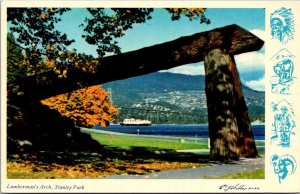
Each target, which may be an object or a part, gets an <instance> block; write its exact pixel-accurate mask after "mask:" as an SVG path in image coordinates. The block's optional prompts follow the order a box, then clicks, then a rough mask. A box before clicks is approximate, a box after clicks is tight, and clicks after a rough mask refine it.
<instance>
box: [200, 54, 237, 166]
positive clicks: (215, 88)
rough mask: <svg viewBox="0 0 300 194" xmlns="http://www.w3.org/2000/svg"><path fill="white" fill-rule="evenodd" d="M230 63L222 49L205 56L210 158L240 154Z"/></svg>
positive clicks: (220, 158) (235, 156) (226, 157)
mask: <svg viewBox="0 0 300 194" xmlns="http://www.w3.org/2000/svg"><path fill="white" fill-rule="evenodd" d="M230 63H231V58H230V56H229V55H228V54H227V53H225V52H224V51H223V50H222V49H213V50H211V51H210V52H208V54H207V55H206V56H205V58H204V65H205V75H206V78H205V92H206V98H207V109H208V128H209V136H210V147H211V149H210V158H211V160H218V161H227V160H238V159H239V155H240V150H239V131H238V124H237V119H236V113H235V97H234V90H233V88H234V86H233V83H234V82H233V80H234V78H233V75H232V73H231V71H230Z"/></svg>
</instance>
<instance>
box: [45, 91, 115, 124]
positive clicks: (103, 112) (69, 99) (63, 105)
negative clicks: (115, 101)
mask: <svg viewBox="0 0 300 194" xmlns="http://www.w3.org/2000/svg"><path fill="white" fill-rule="evenodd" d="M41 102H42V103H43V104H44V105H47V106H49V107H50V108H51V109H55V110H57V111H58V112H60V114H62V115H63V116H66V117H68V118H70V119H72V120H73V121H74V123H75V124H76V125H77V126H80V127H92V126H94V125H101V126H103V127H107V126H108V125H109V123H110V122H112V121H114V120H115V119H114V116H116V115H117V113H118V109H117V108H116V107H115V106H113V105H112V103H111V102H110V101H109V98H108V92H106V91H105V90H103V89H102V87H101V86H91V87H88V88H84V89H79V90H76V91H74V92H72V93H67V94H60V95H57V96H53V97H51V98H48V99H45V100H42V101H41Z"/></svg>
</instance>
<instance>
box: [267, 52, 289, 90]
mask: <svg viewBox="0 0 300 194" xmlns="http://www.w3.org/2000/svg"><path fill="white" fill-rule="evenodd" d="M293 57H294V55H292V53H290V52H289V51H288V50H287V49H285V48H284V49H281V50H280V51H278V53H276V54H275V55H274V56H273V57H272V61H273V63H274V64H275V65H274V66H273V71H274V73H275V76H273V77H272V78H271V88H272V92H273V93H277V94H290V93H291V91H290V86H291V85H292V84H293V83H294V79H295V77H293V72H294V63H293V61H292V58H293Z"/></svg>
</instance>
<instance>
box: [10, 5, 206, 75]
mask: <svg viewBox="0 0 300 194" xmlns="http://www.w3.org/2000/svg"><path fill="white" fill-rule="evenodd" d="M70 10H71V9H68V8H9V9H8V11H7V15H8V17H7V20H8V22H9V23H10V31H11V32H14V34H16V35H17V39H16V43H17V44H19V45H22V47H23V49H24V50H25V52H26V59H25V60H24V65H26V66H28V67H29V68H28V71H27V76H29V75H34V74H38V73H40V72H41V71H43V70H45V69H47V70H48V69H49V65H50V69H51V70H53V71H55V72H56V73H57V74H58V76H59V77H62V78H63V77H66V76H67V73H68V69H69V68H79V69H80V70H83V71H87V70H89V69H91V72H93V71H94V69H96V68H95V66H96V65H99V62H100V63H101V58H102V57H103V56H105V55H106V54H109V53H114V54H119V53H120V52H121V49H120V47H119V46H118V41H117V39H118V38H120V37H122V36H124V35H125V32H126V31H127V30H128V29H131V28H132V27H133V25H134V24H140V23H144V22H146V21H147V20H150V19H151V18H152V17H151V13H152V12H153V11H154V9H153V8H110V9H108V8H87V11H88V13H89V14H90V15H89V17H87V18H86V19H85V21H83V23H82V24H81V27H83V33H82V37H83V38H84V39H85V40H86V42H87V43H88V44H91V45H96V46H97V53H98V57H96V58H94V57H92V56H90V55H86V54H84V53H76V50H75V49H73V50H70V49H69V50H68V48H69V47H70V46H71V45H72V43H73V42H74V40H72V39H69V38H68V37H67V35H66V34H64V33H62V32H60V31H58V30H57V29H56V28H55V25H56V24H57V23H59V22H60V21H61V15H62V14H64V13H65V12H68V11H70ZM166 10H167V11H168V12H169V13H170V14H171V19H172V20H178V19H180V17H181V16H184V17H187V18H189V19H190V20H200V22H201V23H207V24H209V23H210V21H209V20H208V19H207V18H206V17H205V9H203V8H181V9H177V8H176V9H175V8H172V9H171V8H169V9H166ZM91 61H93V62H91ZM95 61H98V62H95ZM44 62H46V63H44ZM93 66H94V67H93Z"/></svg>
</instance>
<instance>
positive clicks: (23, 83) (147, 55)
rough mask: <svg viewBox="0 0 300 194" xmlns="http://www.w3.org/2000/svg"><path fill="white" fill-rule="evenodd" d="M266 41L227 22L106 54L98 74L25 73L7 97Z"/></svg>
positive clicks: (69, 87) (34, 96) (45, 93)
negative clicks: (211, 51)
mask: <svg viewBox="0 0 300 194" xmlns="http://www.w3.org/2000/svg"><path fill="white" fill-rule="evenodd" d="M263 43H264V42H263V41H262V40H260V39H259V38H258V37H256V36H255V35H253V34H251V33H250V32H248V31H247V30H244V29H243V28H241V27H239V26H237V25H230V26H225V27H222V28H217V29H214V30H211V31H206V32H201V33H197V34H194V35H192V36H186V37H181V38H179V39H176V40H173V41H170V42H166V43H162V44H158V45H154V46H150V47H146V48H142V49H139V50H136V51H132V52H127V53H123V54H120V55H116V56H109V57H105V58H103V59H102V60H101V61H100V65H99V66H98V67H97V73H96V74H92V73H87V72H82V71H80V70H78V69H71V68H69V74H68V77H67V78H58V77H57V75H56V74H55V73H54V72H47V73H43V74H40V75H35V76H31V77H26V78H23V79H21V80H17V81H14V82H12V83H9V84H8V88H7V90H8V98H9V99H10V100H11V101H16V102H17V101H20V100H21V101H24V100H25V101H26V99H27V100H28V99H29V100H40V99H44V98H48V97H51V96H54V95H57V94H61V93H66V92H70V91H74V90H76V89H79V88H81V87H83V86H85V87H86V86H91V85H97V84H102V83H105V82H109V81H114V80H119V79H125V78H129V77H133V76H139V75H144V74H147V73H152V72H155V71H159V70H164V69H169V68H172V67H176V66H180V65H184V64H188V63H195V62H200V61H202V60H203V59H204V55H205V54H206V53H207V52H208V51H210V50H212V49H215V48H224V49H226V50H227V51H228V53H229V54H231V55H236V54H240V53H244V52H250V51H255V50H259V49H260V48H261V47H262V45H263ZM42 80H46V81H42ZM78 82H81V83H83V86H79V85H78V84H77V83H78Z"/></svg>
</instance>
